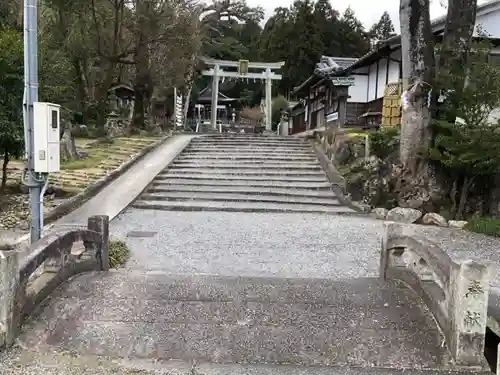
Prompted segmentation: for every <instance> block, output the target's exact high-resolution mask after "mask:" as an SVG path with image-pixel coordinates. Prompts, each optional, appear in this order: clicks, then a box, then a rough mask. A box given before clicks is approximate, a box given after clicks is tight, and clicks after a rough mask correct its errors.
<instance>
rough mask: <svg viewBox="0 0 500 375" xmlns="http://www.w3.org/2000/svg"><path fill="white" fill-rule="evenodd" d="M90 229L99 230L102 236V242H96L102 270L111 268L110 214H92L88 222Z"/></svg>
mask: <svg viewBox="0 0 500 375" xmlns="http://www.w3.org/2000/svg"><path fill="white" fill-rule="evenodd" d="M87 228H88V230H91V231H93V232H97V233H99V234H100V236H101V241H100V243H96V244H95V251H96V257H97V261H98V262H99V263H100V268H101V270H102V271H108V270H109V216H106V215H96V216H91V217H89V219H88V223H87Z"/></svg>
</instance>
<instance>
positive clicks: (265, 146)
mask: <svg viewBox="0 0 500 375" xmlns="http://www.w3.org/2000/svg"><path fill="white" fill-rule="evenodd" d="M218 148H224V149H238V150H244V149H250V148H256V149H263V150H284V151H286V150H304V151H311V145H309V144H303V145H287V146H283V145H280V144H271V143H269V144H240V145H238V144H227V143H224V144H219V143H214V144H204V143H195V144H193V143H190V144H189V146H188V147H187V149H188V150H192V149H195V150H196V149H218Z"/></svg>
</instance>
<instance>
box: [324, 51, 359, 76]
mask: <svg viewBox="0 0 500 375" xmlns="http://www.w3.org/2000/svg"><path fill="white" fill-rule="evenodd" d="M357 60H358V59H357V58H352V57H333V56H321V60H320V61H319V62H318V63H317V64H316V67H315V69H314V73H315V74H319V75H328V74H330V73H333V72H336V71H342V70H344V69H346V68H348V67H349V66H351V65H352V64H354V63H355V62H356V61H357Z"/></svg>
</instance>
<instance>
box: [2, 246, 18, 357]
mask: <svg viewBox="0 0 500 375" xmlns="http://www.w3.org/2000/svg"><path fill="white" fill-rule="evenodd" d="M18 286H19V269H18V256H17V252H16V251H0V348H2V347H3V346H10V345H12V344H13V343H14V339H15V337H16V331H17V328H16V322H18V321H20V317H17V319H16V317H15V316H14V314H15V313H16V311H15V298H16V291H17V288H18Z"/></svg>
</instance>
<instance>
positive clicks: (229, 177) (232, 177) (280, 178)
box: [155, 170, 328, 183]
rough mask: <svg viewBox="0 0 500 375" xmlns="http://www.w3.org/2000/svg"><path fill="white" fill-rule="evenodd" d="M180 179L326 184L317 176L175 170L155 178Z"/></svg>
mask: <svg viewBox="0 0 500 375" xmlns="http://www.w3.org/2000/svg"><path fill="white" fill-rule="evenodd" d="M177 178H181V179H183V180H195V181H200V180H201V181H205V180H213V181H252V182H255V181H276V182H283V183H285V182H307V183H308V182H328V180H327V178H326V176H325V175H319V176H290V175H268V176H259V175H251V176H246V175H238V174H215V173H213V174H182V173H179V174H178V173H176V172H175V170H173V171H169V172H168V173H161V174H159V175H158V176H156V177H155V180H171V179H177Z"/></svg>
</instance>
